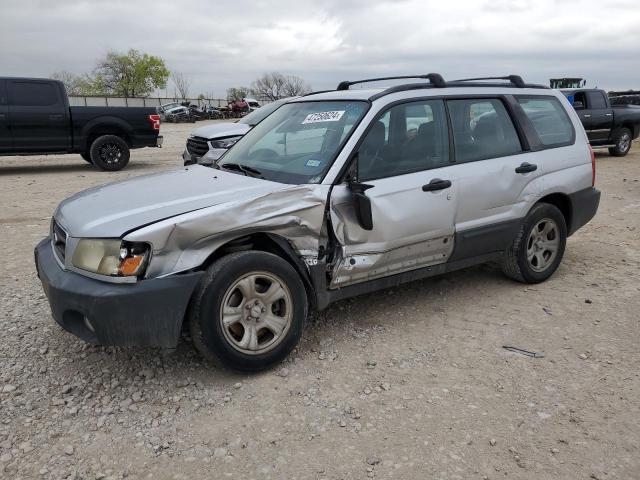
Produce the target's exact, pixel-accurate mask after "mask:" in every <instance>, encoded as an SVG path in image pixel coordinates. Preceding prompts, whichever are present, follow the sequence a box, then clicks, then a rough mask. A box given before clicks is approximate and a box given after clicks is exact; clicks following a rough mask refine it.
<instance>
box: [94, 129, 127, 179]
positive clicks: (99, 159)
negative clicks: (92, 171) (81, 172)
mask: <svg viewBox="0 0 640 480" xmlns="http://www.w3.org/2000/svg"><path fill="white" fill-rule="evenodd" d="M89 153H90V155H91V162H92V163H93V164H94V165H95V166H96V167H98V168H99V169H100V170H106V171H108V172H115V171H117V170H122V169H123V168H124V167H126V166H127V164H128V163H129V156H130V155H131V152H130V151H129V145H127V142H125V141H124V140H123V139H122V138H120V137H118V136H116V135H102V136H101V137H98V138H96V139H95V140H94V141H93V143H92V144H91V148H90V150H89Z"/></svg>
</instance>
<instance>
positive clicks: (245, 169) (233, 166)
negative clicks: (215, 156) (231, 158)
mask: <svg viewBox="0 0 640 480" xmlns="http://www.w3.org/2000/svg"><path fill="white" fill-rule="evenodd" d="M218 167H219V168H225V169H227V170H236V171H238V172H242V173H244V175H245V176H246V177H256V178H264V177H263V176H262V173H261V172H260V170H258V169H256V168H253V167H249V166H247V165H240V164H239V163H222V164H219V165H218Z"/></svg>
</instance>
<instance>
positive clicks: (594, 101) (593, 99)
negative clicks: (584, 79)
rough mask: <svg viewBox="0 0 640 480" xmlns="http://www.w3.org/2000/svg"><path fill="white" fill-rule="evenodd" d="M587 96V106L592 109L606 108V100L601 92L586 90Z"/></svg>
mask: <svg viewBox="0 0 640 480" xmlns="http://www.w3.org/2000/svg"><path fill="white" fill-rule="evenodd" d="M587 98H588V99H589V108H592V109H594V110H600V109H603V108H607V101H606V100H605V98H604V94H603V93H602V92H587Z"/></svg>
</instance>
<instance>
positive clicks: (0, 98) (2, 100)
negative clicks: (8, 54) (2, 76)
mask: <svg viewBox="0 0 640 480" xmlns="http://www.w3.org/2000/svg"><path fill="white" fill-rule="evenodd" d="M6 104H7V94H6V91H5V87H4V80H0V105H6Z"/></svg>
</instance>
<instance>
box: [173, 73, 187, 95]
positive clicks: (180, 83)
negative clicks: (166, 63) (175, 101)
mask: <svg viewBox="0 0 640 480" xmlns="http://www.w3.org/2000/svg"><path fill="white" fill-rule="evenodd" d="M171 80H172V81H173V84H174V85H175V86H176V90H177V93H178V95H180V98H184V99H186V98H187V97H188V96H189V88H190V87H191V79H190V78H188V77H186V76H185V75H184V74H183V73H182V72H173V73H171ZM176 96H177V95H176Z"/></svg>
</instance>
